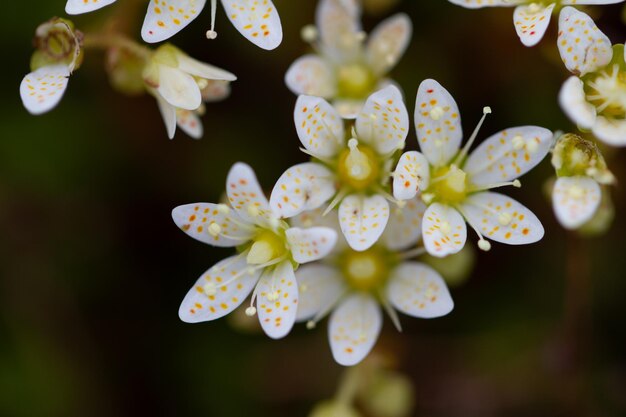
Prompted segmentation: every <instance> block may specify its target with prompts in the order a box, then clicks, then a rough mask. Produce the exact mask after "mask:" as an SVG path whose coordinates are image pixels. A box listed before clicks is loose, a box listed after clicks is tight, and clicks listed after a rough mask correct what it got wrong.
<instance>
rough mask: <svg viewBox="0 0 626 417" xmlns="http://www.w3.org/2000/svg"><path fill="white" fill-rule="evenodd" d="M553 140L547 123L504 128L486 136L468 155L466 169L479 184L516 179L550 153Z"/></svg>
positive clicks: (473, 181)
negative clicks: (545, 126) (546, 127)
mask: <svg viewBox="0 0 626 417" xmlns="http://www.w3.org/2000/svg"><path fill="white" fill-rule="evenodd" d="M552 140H553V135H552V132H550V131H549V130H548V129H544V128H543V127H538V126H521V127H513V128H510V129H507V130H503V131H501V132H498V133H496V134H495V135H492V136H491V137H489V138H488V139H486V140H484V141H483V142H482V143H481V144H480V146H478V147H477V148H476V149H475V150H474V151H473V152H472V153H471V154H470V156H469V157H468V158H467V161H466V162H465V165H464V166H463V170H464V171H465V172H466V173H467V175H468V179H469V181H470V183H471V184H473V185H475V186H478V187H480V186H488V185H489V184H494V183H500V182H505V181H510V180H513V179H515V178H518V177H520V176H522V175H524V174H525V173H527V172H528V171H530V170H531V169H532V168H534V167H535V166H536V165H537V164H539V162H541V161H542V160H543V158H545V157H546V155H547V154H548V152H550V146H552Z"/></svg>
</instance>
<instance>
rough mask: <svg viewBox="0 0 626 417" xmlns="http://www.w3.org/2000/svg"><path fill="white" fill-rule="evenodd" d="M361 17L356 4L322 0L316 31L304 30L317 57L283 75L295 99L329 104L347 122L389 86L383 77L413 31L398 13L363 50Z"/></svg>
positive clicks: (300, 60) (307, 58)
mask: <svg viewBox="0 0 626 417" xmlns="http://www.w3.org/2000/svg"><path fill="white" fill-rule="evenodd" d="M359 17H360V8H359V6H358V5H357V3H356V2H355V1H341V0H320V2H319V4H318V7H317V14H316V24H317V29H315V28H313V27H307V28H305V29H304V31H303V37H304V38H305V39H306V40H308V41H311V42H313V41H315V40H317V42H314V43H313V46H314V48H315V49H316V53H315V54H309V55H305V56H303V57H301V58H298V59H297V60H296V61H295V62H294V63H293V64H292V65H291V67H290V68H289V70H288V71H287V74H286V75H285V82H286V84H287V86H288V87H289V89H290V90H291V91H293V92H294V93H295V94H306V95H311V96H318V97H322V98H324V99H327V100H329V101H331V102H332V103H333V105H334V106H335V107H336V108H337V110H338V111H339V113H340V114H341V116H342V117H346V118H354V117H355V116H356V115H357V114H358V113H359V110H360V108H361V106H362V105H363V103H364V101H365V99H367V97H368V96H369V95H370V94H372V93H373V92H374V91H377V90H379V89H381V88H382V87H384V86H386V85H388V84H390V83H392V81H391V80H389V79H386V78H385V75H386V74H387V73H388V72H389V71H390V70H391V69H392V68H393V67H394V66H395V65H396V63H397V62H398V61H399V60H400V58H401V57H402V55H403V54H404V51H405V50H406V48H407V46H408V43H409V40H410V38H411V31H412V26H411V21H410V19H409V18H408V16H406V15H405V14H397V15H395V16H392V17H390V18H389V19H387V20H385V21H384V22H382V23H381V24H380V25H379V26H378V27H377V28H376V29H374V31H373V32H372V34H371V36H370V38H369V40H368V41H367V43H366V44H365V45H364V42H365V40H366V35H365V33H364V32H363V31H362V29H361V24H360V23H359ZM318 32H319V39H317V38H318V36H317V35H318Z"/></svg>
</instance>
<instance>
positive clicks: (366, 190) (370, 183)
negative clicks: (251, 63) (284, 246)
mask: <svg viewBox="0 0 626 417" xmlns="http://www.w3.org/2000/svg"><path fill="white" fill-rule="evenodd" d="M294 119H295V124H296V130H297V132H298V137H299V138H300V141H301V142H302V145H303V146H304V149H303V151H304V152H306V153H308V154H309V155H311V156H312V157H313V160H312V161H311V162H307V163H303V164H299V165H295V166H293V167H291V168H289V169H288V170H287V171H285V173H284V174H283V175H282V176H281V177H280V178H279V180H278V181H277V183H276V186H275V187H274V191H273V192H272V197H271V199H270V204H271V206H272V209H273V210H274V211H275V212H276V213H277V214H278V215H280V216H281V217H285V218H289V217H293V216H295V215H297V214H299V213H301V212H303V211H306V210H313V209H315V208H317V207H320V206H322V205H323V204H324V203H326V202H327V201H328V200H330V199H331V198H332V197H333V196H334V198H333V200H332V201H331V203H330V204H329V205H328V208H327V211H330V210H331V209H332V208H334V207H335V206H336V205H339V214H338V215H339V222H340V224H341V230H342V231H343V234H344V236H345V237H346V239H347V240H348V243H349V244H350V246H351V247H352V248H353V249H355V250H361V251H363V250H366V249H368V248H369V247H370V246H372V245H373V244H374V243H375V242H376V241H377V240H378V238H379V237H380V235H381V234H382V233H383V231H384V230H385V225H386V224H387V221H388V219H389V203H388V202H387V200H388V199H390V200H394V199H393V197H392V196H391V190H390V187H389V186H390V184H389V179H390V173H391V169H392V168H393V164H394V163H395V161H396V160H397V152H398V151H399V150H401V149H403V148H404V141H405V139H406V136H407V134H408V128H409V118H408V113H407V110H406V107H405V106H404V102H403V101H402V94H401V93H400V91H399V90H398V89H397V88H396V87H394V86H388V87H386V88H384V89H383V90H380V91H378V92H376V93H374V94H372V95H371V96H370V97H369V98H368V99H367V102H366V103H365V105H364V106H363V108H362V109H361V111H360V113H359V116H358V117H357V119H356V123H355V127H354V129H353V130H352V131H351V132H350V133H349V135H348V140H346V131H345V128H344V122H343V120H342V118H341V116H340V115H339V113H338V112H337V110H336V109H335V108H334V107H333V106H331V105H330V104H329V103H328V102H327V101H325V100H324V99H322V98H319V97H312V96H300V97H298V101H297V103H296V108H295V111H294Z"/></svg>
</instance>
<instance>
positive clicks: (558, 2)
mask: <svg viewBox="0 0 626 417" xmlns="http://www.w3.org/2000/svg"><path fill="white" fill-rule="evenodd" d="M449 1H450V2H451V3H454V4H457V5H459V6H463V7H466V8H468V9H480V8H482V7H507V6H511V7H512V6H515V11H514V12H513V23H514V24H515V30H516V31H517V36H519V38H520V40H521V41H522V43H523V44H524V45H526V46H535V45H536V44H538V43H539V41H541V39H542V38H543V35H545V33H546V30H547V29H548V25H549V24H550V17H551V16H552V12H553V11H554V10H555V8H557V9H558V8H560V7H562V6H567V5H570V4H578V5H583V4H614V3H621V2H623V1H624V0H449Z"/></svg>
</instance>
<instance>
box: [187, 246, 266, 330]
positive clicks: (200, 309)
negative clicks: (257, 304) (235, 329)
mask: <svg viewBox="0 0 626 417" xmlns="http://www.w3.org/2000/svg"><path fill="white" fill-rule="evenodd" d="M247 268H248V265H247V263H246V257H245V256H241V255H237V256H231V257H230V258H226V259H224V260H222V261H220V262H218V263H217V264H215V265H214V266H212V267H211V268H210V269H209V270H208V271H206V272H205V273H204V274H202V276H201V277H200V278H199V279H198V280H197V281H196V283H195V284H194V286H193V287H192V288H191V289H190V290H189V292H188V293H187V295H186V296H185V298H184V299H183V302H182V303H181V305H180V308H179V310H178V316H179V317H180V319H181V320H182V321H184V322H186V323H199V322H202V321H210V320H215V319H219V318H220V317H223V316H225V315H227V314H228V313H230V312H231V311H233V310H234V309H236V308H237V307H239V305H241V303H243V301H244V300H245V299H246V297H247V296H248V294H250V292H251V291H252V288H253V287H254V284H256V282H257V280H258V279H259V275H260V274H261V272H260V271H256V272H254V273H253V274H250V273H249V272H247ZM244 271H245V272H244ZM235 277H237V278H236V279H234V280H233V278H235ZM230 280H233V281H232V282H230ZM209 286H211V287H212V288H211V289H212V291H209V290H208V287H209Z"/></svg>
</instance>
